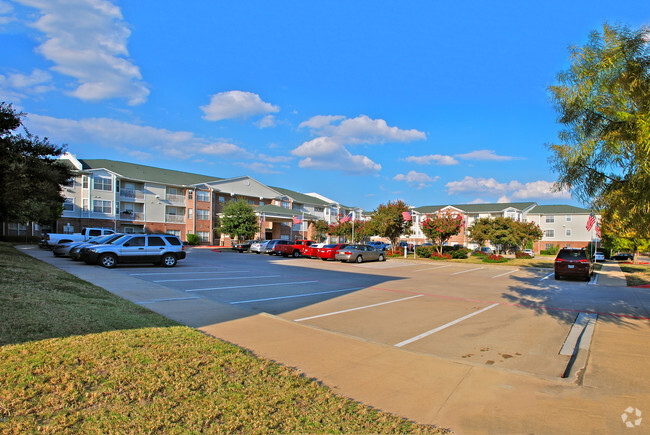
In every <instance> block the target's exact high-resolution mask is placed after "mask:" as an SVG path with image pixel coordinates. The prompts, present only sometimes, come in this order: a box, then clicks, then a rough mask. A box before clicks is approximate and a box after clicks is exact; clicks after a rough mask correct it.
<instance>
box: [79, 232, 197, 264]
mask: <svg viewBox="0 0 650 435" xmlns="http://www.w3.org/2000/svg"><path fill="white" fill-rule="evenodd" d="M185 255H186V253H185V247H184V246H183V242H181V239H179V238H178V237H176V236H171V235H168V234H150V235H145V234H127V235H124V236H122V237H120V238H119V239H117V240H114V241H113V242H112V243H111V244H110V245H96V246H93V247H88V248H86V249H84V250H83V253H82V256H83V259H84V261H85V262H86V263H88V264H99V265H101V266H104V267H108V268H111V267H115V266H116V265H117V264H118V263H154V264H160V265H162V266H165V267H173V266H176V262H177V261H178V260H182V259H184V258H185Z"/></svg>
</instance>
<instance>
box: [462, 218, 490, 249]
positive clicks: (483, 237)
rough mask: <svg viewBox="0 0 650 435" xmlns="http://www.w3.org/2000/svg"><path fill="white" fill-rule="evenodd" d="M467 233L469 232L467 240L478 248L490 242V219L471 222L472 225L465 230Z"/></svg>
mask: <svg viewBox="0 0 650 435" xmlns="http://www.w3.org/2000/svg"><path fill="white" fill-rule="evenodd" d="M467 231H468V232H469V239H470V240H471V241H472V242H474V243H476V244H478V245H479V246H483V244H484V243H485V242H487V241H488V240H490V235H491V234H492V219H490V218H478V219H476V220H475V221H474V222H472V225H470V226H469V228H467Z"/></svg>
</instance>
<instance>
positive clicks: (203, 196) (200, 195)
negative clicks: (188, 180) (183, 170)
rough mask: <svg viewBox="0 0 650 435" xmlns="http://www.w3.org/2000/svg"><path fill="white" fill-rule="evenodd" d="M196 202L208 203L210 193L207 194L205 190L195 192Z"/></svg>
mask: <svg viewBox="0 0 650 435" xmlns="http://www.w3.org/2000/svg"><path fill="white" fill-rule="evenodd" d="M196 200H197V201H203V202H210V192H208V191H207V190H197V191H196Z"/></svg>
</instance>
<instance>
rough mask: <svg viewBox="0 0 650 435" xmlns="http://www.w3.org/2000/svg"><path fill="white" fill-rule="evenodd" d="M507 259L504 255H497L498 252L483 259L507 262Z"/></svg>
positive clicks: (484, 260) (488, 261) (487, 261)
mask: <svg viewBox="0 0 650 435" xmlns="http://www.w3.org/2000/svg"><path fill="white" fill-rule="evenodd" d="M507 261H508V259H507V258H505V257H502V256H501V255H497V254H492V255H490V256H489V257H488V256H486V257H485V258H484V259H483V262H484V263H506V262H507Z"/></svg>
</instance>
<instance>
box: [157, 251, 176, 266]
mask: <svg viewBox="0 0 650 435" xmlns="http://www.w3.org/2000/svg"><path fill="white" fill-rule="evenodd" d="M176 261H177V260H176V256H175V255H173V254H165V255H163V257H162V259H161V260H160V264H161V265H162V266H163V267H174V266H176Z"/></svg>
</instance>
